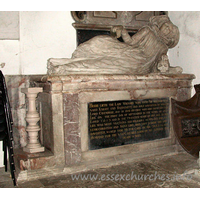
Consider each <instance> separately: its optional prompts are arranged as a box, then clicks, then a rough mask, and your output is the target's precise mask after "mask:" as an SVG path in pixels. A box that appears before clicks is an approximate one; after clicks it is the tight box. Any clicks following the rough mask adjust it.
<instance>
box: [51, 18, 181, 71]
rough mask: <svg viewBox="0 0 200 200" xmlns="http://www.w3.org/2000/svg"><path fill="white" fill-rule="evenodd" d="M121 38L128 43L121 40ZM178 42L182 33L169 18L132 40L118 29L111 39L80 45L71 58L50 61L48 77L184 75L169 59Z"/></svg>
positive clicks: (98, 38) (152, 23)
mask: <svg viewBox="0 0 200 200" xmlns="http://www.w3.org/2000/svg"><path fill="white" fill-rule="evenodd" d="M114 36H115V37H114ZM120 36H121V37H122V39H123V41H124V42H120V41H119V40H118V39H117V38H118V37H120ZM178 41H179V30H178V28H177V27H176V26H175V25H174V24H173V23H172V22H171V21H170V19H169V18H168V16H165V15H161V16H154V17H151V18H150V20H149V25H148V26H144V27H143V28H141V29H140V30H139V31H138V32H137V33H136V34H135V35H133V36H132V37H131V36H130V35H129V34H128V32H127V30H126V29H124V28H123V26H115V27H113V28H112V30H111V36H107V35H102V36H96V37H94V38H92V39H90V40H89V41H87V42H85V43H83V44H81V45H79V46H78V47H77V49H76V50H75V51H74V53H73V54H72V58H71V59H70V58H50V59H49V60H48V74H49V75H60V74H62V75H67V74H136V75H140V74H149V73H181V72H182V69H181V68H180V67H176V68H172V67H170V65H169V60H168V57H167V51H168V49H169V48H173V47H175V46H176V45H177V43H178Z"/></svg>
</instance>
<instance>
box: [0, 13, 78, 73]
mask: <svg viewBox="0 0 200 200" xmlns="http://www.w3.org/2000/svg"><path fill="white" fill-rule="evenodd" d="M73 22H74V21H73V19H72V17H71V13H70V11H27V12H25V11H20V12H19V32H20V33H19V37H20V39H19V40H0V50H1V53H0V66H1V65H4V63H5V66H4V67H3V68H0V69H1V70H2V72H3V73H4V75H6V74H10V75H11V74H45V73H46V71H47V69H46V63H47V59H48V58H50V57H68V58H70V57H71V54H72V53H73V51H74V50H75V48H76V31H75V29H74V28H73V27H72V23H73Z"/></svg>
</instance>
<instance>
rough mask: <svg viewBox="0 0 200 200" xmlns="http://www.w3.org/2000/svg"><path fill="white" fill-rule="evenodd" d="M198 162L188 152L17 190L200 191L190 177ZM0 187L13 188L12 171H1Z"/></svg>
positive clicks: (21, 185) (39, 182) (27, 184)
mask: <svg viewBox="0 0 200 200" xmlns="http://www.w3.org/2000/svg"><path fill="white" fill-rule="evenodd" d="M195 168H196V169H197V168H198V165H197V160H196V159H195V158H193V157H192V156H190V155H189V154H186V153H180V154H175V155H165V156H156V157H148V158H143V159H139V160H137V161H134V162H129V163H125V164H121V165H118V166H112V167H107V168H100V169H95V170H91V171H84V172H82V173H76V174H66V175H62V176H57V177H48V178H41V179H38V180H33V181H28V182H19V183H18V184H17V188H199V187H200V178H199V177H198V176H195V175H194V174H191V173H192V172H193V171H194V169H195ZM0 177H1V178H0V188H13V187H14V186H13V184H12V180H11V178H10V174H9V172H4V168H0Z"/></svg>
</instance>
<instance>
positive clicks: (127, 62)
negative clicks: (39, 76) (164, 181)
mask: <svg viewBox="0 0 200 200" xmlns="http://www.w3.org/2000/svg"><path fill="white" fill-rule="evenodd" d="M91 12H93V11H91ZM152 13H153V14H152ZM152 13H148V12H147V13H146V14H141V13H140V19H141V18H142V17H143V18H144V16H147V17H148V20H147V19H146V18H144V20H143V23H145V25H144V26H142V27H140V28H139V30H137V31H136V29H137V27H138V21H137V20H136V21H137V23H136V22H135V25H134V20H133V19H138V18H137V17H134V16H135V15H134V13H132V12H120V13H118V12H114V13H104V12H103V13H93V15H91V13H90V12H83V20H82V21H81V20H79V21H78V23H79V25H77V24H76V27H77V26H78V27H79V28H80V27H81V28H82V30H83V29H84V28H85V29H86V30H88V29H90V30H91V31H93V29H94V30H96V29H98V30H99V29H101V28H102V29H103V30H105V29H106V30H110V31H111V34H110V35H103V36H102V35H98V36H95V37H93V38H91V39H89V40H87V41H86V42H83V43H81V44H80V45H79V46H78V47H77V49H76V50H75V52H74V53H73V55H72V58H50V59H49V60H48V72H47V73H48V76H47V81H44V82H39V81H38V82H37V83H36V86H37V87H43V93H40V95H39V99H40V101H41V110H42V112H41V120H42V132H43V136H44V143H43V145H44V147H45V149H48V150H50V151H51V152H53V158H52V162H51V163H52V167H60V168H62V169H64V172H73V171H77V170H83V169H89V168H95V167H100V166H105V165H113V164H119V163H122V162H125V161H127V160H131V159H133V158H135V157H140V156H144V155H145V156H147V155H158V154H165V153H169V152H175V151H177V143H176V139H175V136H174V133H173V129H172V126H171V123H172V122H171V98H174V99H176V100H179V101H184V100H187V99H189V98H190V96H191V86H192V85H191V83H192V80H193V79H194V78H195V76H194V75H191V74H182V69H181V68H180V67H171V66H170V64H169V60H168V57H167V51H168V49H169V48H173V47H174V46H175V45H177V43H178V41H179V31H178V28H177V27H176V26H175V25H174V24H173V23H172V22H171V21H170V19H169V17H168V16H166V15H157V16H156V15H155V13H154V12H152ZM88 15H89V16H90V17H88ZM119 15H120V16H121V18H122V19H123V20H121V21H120V20H119V18H118V17H119ZM91 16H93V18H92V19H91ZM125 16H128V17H125ZM89 19H90V20H89ZM125 19H126V20H125ZM94 20H97V21H95V23H96V24H95V25H92V23H93V22H94ZM109 20H110V21H109ZM115 20H119V21H118V22H116V21H115ZM100 22H105V24H104V25H102V24H101V23H100ZM108 22H109V23H108ZM95 27H96V28H95ZM130 30H132V31H133V30H134V31H135V32H136V33H135V34H133V35H132V36H130V35H129V31H130ZM119 37H121V39H123V41H119V40H118V39H117V38H119ZM46 113H48V114H46Z"/></svg>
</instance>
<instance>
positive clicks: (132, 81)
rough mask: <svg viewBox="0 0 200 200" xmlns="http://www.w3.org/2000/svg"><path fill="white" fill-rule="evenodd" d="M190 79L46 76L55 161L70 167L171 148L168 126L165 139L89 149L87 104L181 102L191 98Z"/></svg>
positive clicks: (192, 76)
mask: <svg viewBox="0 0 200 200" xmlns="http://www.w3.org/2000/svg"><path fill="white" fill-rule="evenodd" d="M194 78H195V76H194V75H190V74H179V75H160V74H150V75H144V76H136V75H97V76H95V75H71V76H70V75H69V76H49V77H48V84H44V85H43V86H44V92H45V93H46V94H49V98H51V103H52V104H51V105H52V121H53V128H52V129H53V130H52V137H53V140H54V147H53V149H54V155H55V156H56V159H57V160H58V162H59V163H60V164H61V163H63V162H64V164H65V165H67V166H72V165H75V164H79V163H84V162H88V161H92V160H101V159H104V158H107V157H113V156H117V155H121V154H129V153H131V154H132V153H134V152H135V153H138V152H144V151H146V150H148V149H155V148H161V147H162V148H163V147H167V146H172V145H175V144H176V141H175V137H174V134H173V130H172V128H171V126H170V134H169V137H167V138H164V139H157V140H154V141H148V142H141V143H137V144H129V145H123V146H118V147H111V148H105V149H99V150H89V147H88V110H87V105H88V103H89V102H95V101H98V102H101V101H115V100H136V99H149V98H165V97H167V98H171V97H172V98H175V99H177V100H180V101H181V100H182V101H184V100H186V99H188V98H190V97H191V87H192V85H191V83H192V80H193V79H194ZM43 113H45V110H43ZM170 113H171V111H170ZM170 120H171V118H170ZM44 123H47V122H44ZM43 125H45V124H43Z"/></svg>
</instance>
